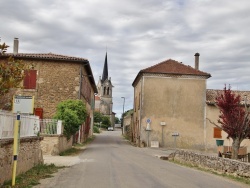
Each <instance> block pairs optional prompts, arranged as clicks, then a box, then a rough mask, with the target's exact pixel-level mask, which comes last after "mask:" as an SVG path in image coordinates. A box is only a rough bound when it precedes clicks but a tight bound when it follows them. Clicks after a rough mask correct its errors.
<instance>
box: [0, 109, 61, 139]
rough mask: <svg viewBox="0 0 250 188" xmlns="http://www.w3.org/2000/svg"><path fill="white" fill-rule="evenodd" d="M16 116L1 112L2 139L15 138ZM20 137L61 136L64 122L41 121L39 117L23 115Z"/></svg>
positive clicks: (0, 137)
mask: <svg viewBox="0 0 250 188" xmlns="http://www.w3.org/2000/svg"><path fill="white" fill-rule="evenodd" d="M15 120H16V114H13V113H10V112H6V111H0V139H4V138H13V135H14V124H15ZM20 120H21V121H20V122H21V124H20V137H29V136H37V135H38V134H39V133H40V134H51V135H55V134H56V135H60V134H62V133H63V131H62V121H61V120H55V119H42V120H39V117H38V116H33V115H21V119H20Z"/></svg>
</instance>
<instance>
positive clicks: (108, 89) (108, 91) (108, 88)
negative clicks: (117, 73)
mask: <svg viewBox="0 0 250 188" xmlns="http://www.w3.org/2000/svg"><path fill="white" fill-rule="evenodd" d="M107 95H109V87H108V88H107Z"/></svg>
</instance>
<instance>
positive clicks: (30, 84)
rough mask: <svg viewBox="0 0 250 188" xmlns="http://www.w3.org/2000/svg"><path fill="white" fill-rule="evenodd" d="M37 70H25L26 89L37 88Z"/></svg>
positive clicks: (24, 81) (24, 83) (24, 85)
mask: <svg viewBox="0 0 250 188" xmlns="http://www.w3.org/2000/svg"><path fill="white" fill-rule="evenodd" d="M36 75H37V70H25V71H24V80H23V87H24V89H36Z"/></svg>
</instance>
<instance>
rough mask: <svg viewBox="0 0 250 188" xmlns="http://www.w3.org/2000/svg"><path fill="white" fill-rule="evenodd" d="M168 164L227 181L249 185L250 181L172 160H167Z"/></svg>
mask: <svg viewBox="0 0 250 188" xmlns="http://www.w3.org/2000/svg"><path fill="white" fill-rule="evenodd" d="M169 162H172V163H175V164H178V165H181V166H185V167H189V168H194V169H197V170H200V171H204V172H208V173H210V174H214V175H218V176H221V177H224V178H228V179H231V180H234V181H237V182H241V183H244V184H247V185H250V179H249V178H244V177H239V176H233V175H229V174H224V173H220V172H216V171H213V170H209V169H206V168H201V167H199V166H194V165H191V164H188V163H180V162H177V161H172V160H169Z"/></svg>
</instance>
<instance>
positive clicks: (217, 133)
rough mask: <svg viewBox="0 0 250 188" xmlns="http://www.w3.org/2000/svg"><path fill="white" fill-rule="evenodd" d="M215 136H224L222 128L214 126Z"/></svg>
mask: <svg viewBox="0 0 250 188" xmlns="http://www.w3.org/2000/svg"><path fill="white" fill-rule="evenodd" d="M214 138H222V136H221V129H219V128H218V127H214Z"/></svg>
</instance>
